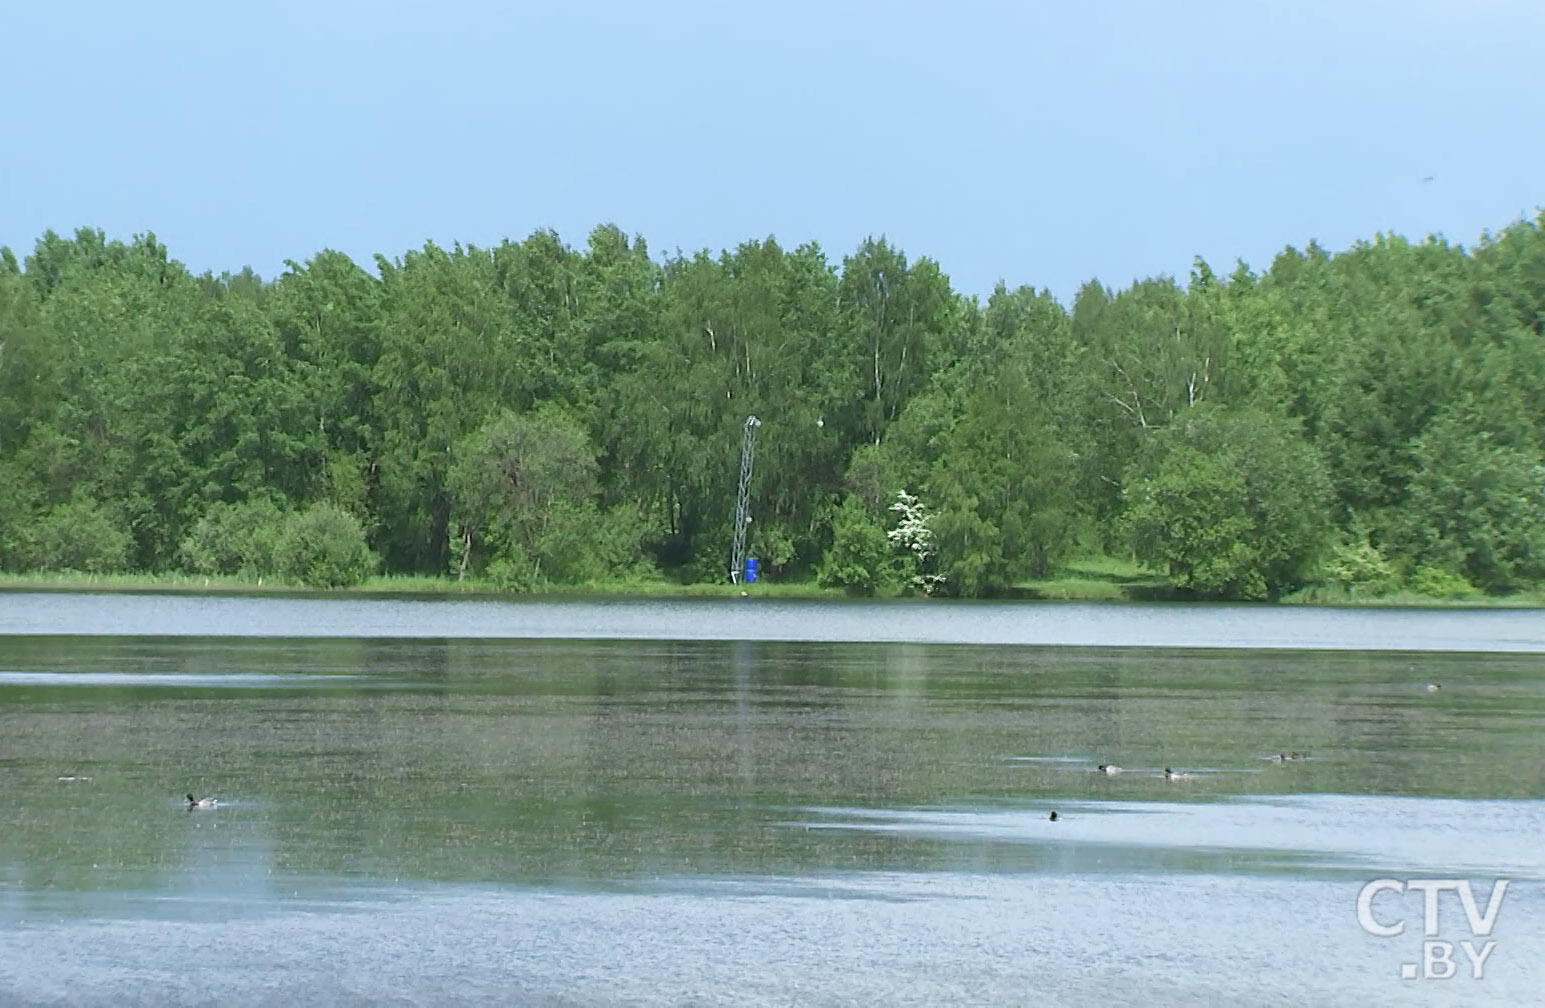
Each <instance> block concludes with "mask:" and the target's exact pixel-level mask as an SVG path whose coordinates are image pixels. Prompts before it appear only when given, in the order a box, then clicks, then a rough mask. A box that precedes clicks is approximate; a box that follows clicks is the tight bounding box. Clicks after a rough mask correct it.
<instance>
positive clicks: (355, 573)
mask: <svg viewBox="0 0 1545 1008" xmlns="http://www.w3.org/2000/svg"><path fill="white" fill-rule="evenodd" d="M274 559H275V562H276V565H277V567H278V570H279V573H280V574H281V575H282V576H283V577H284V578H285V579H286V580H288V581H293V582H296V583H299V584H304V585H310V586H312V587H315V588H347V587H348V586H350V585H356V584H359V583H360V582H361V581H363V580H364V579H365V578H366V577H367V576H368V575H369V574H370V573H371V572H372V571H373V570H375V566H376V558H375V556H374V554H372V553H371V552H370V547H369V546H368V545H366V543H365V530H364V529H363V528H362V527H361V526H360V523H359V520H358V519H356V518H355V517H354V516H353V515H351V514H349V512H347V511H345V510H344V509H343V508H340V507H338V506H337V505H336V504H328V503H321V504H313V505H311V507H309V508H307V509H306V510H304V511H301V512H299V513H297V514H295V515H292V516H291V517H290V519H289V520H288V521H287V522H285V525H284V533H283V535H281V536H280V538H279V542H278V546H277V549H276V550H275V557H274Z"/></svg>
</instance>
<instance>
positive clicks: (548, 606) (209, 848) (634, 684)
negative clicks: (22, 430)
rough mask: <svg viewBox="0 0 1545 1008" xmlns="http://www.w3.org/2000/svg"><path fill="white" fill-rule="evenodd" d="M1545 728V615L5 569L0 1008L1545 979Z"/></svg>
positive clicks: (1178, 997) (1138, 999) (1368, 991)
mask: <svg viewBox="0 0 1545 1008" xmlns="http://www.w3.org/2000/svg"><path fill="white" fill-rule="evenodd" d="M1429 683H1432V684H1437V685H1439V686H1441V688H1440V689H1437V690H1430V689H1428V688H1427V687H1428V684H1429ZM1542 740H1545V614H1542V613H1541V612H1540V611H1537V610H1536V611H1527V610H1511V611H1509V610H1495V611H1490V610H1488V611H1476V612H1459V611H1454V610H1434V611H1423V610H1325V609H1311V608H1302V607H1250V606H1218V607H1207V606H1125V605H1108V606H1091V605H1067V604H1017V605H982V604H977V605H968V604H951V603H937V602H919V603H889V604H887V603H853V604H842V603H838V604H827V603H819V604H818V603H807V602H784V601H775V600H768V599H759V598H749V599H727V600H705V601H648V602H585V601H567V602H524V603H497V602H488V601H478V602H467V601H387V600H360V599H348V600H342V599H336V598H319V599H304V598H275V597H262V598H241V597H213V596H210V597H199V596H181V595H166V594H159V595H158V594H141V595H129V594H63V593H61V594H53V593H0V788H3V791H0V794H3V796H4V799H5V801H4V805H3V806H0V949H3V950H4V954H3V955H0V1004H3V1005H12V1004H22V1005H33V1004H38V1005H46V1004H68V1005H77V1004H88V1005H92V1004H101V1005H139V1004H144V1005H161V1004H173V1005H181V1004H221V1005H244V1004H276V1003H282V1002H300V1003H306V1004H313V1003H322V1004H355V1003H370V1004H378V1003H400V1004H442V1003H489V1004H492V1003H497V1004H535V1005H614V1004H627V1005H652V1004H659V1005H679V1004H694V1005H720V1004H723V1005H795V1004H797V1005H806V1004H813V1005H825V1004H833V1005H836V1004H844V1005H869V1004H1028V1003H1035V1004H1068V1005H1080V1004H1088V1003H1090V1002H1103V1003H1106V1004H1111V1005H1126V1004H1133V1005H1136V1004H1144V1005H1154V1004H1159V1005H1165V1004H1199V1005H1200V1004H1207V1005H1211V1004H1231V1005H1232V1004H1237V1005H1250V1004H1287V1005H1300V1004H1348V1005H1366V1004H1412V1003H1415V1004H1452V1003H1458V1002H1463V1003H1467V1004H1518V1003H1540V1000H1541V993H1540V992H1542V991H1545V956H1542V955H1541V954H1540V953H1541V951H1542V950H1545V885H1542V882H1545V846H1542V844H1541V843H1540V839H1539V838H1540V836H1541V834H1542V832H1545V745H1542ZM1293 752H1300V753H1304V754H1306V755H1305V758H1303V759H1298V760H1291V759H1290V760H1287V761H1283V762H1278V761H1275V760H1272V759H1269V758H1268V757H1270V756H1272V755H1274V754H1277V753H1293ZM1100 763H1118V764H1120V765H1121V766H1122V767H1124V768H1125V772H1123V773H1121V774H1118V775H1115V776H1107V775H1105V774H1102V773H1097V772H1096V771H1095V769H1094V768H1095V767H1096V765H1097V764H1100ZM1165 766H1170V767H1173V768H1174V769H1176V770H1180V771H1184V772H1185V773H1187V774H1188V775H1189V776H1188V778H1187V779H1184V780H1178V781H1168V780H1165V779H1164V777H1163V774H1162V770H1163V768H1164V767H1165ZM188 791H193V792H195V793H196V794H199V795H204V794H214V795H217V796H218V797H219V798H220V804H219V805H218V806H217V807H215V808H209V809H198V810H193V811H190V810H188V809H187V808H186V801H185V800H184V799H183V797H182V796H183V794H184V793H185V792H188ZM1052 810H1056V811H1057V812H1058V819H1057V821H1055V822H1053V821H1050V819H1049V815H1050V813H1051V811H1052ZM1382 878H1391V879H1396V880H1401V881H1404V880H1411V879H1416V880H1420V879H1434V878H1435V879H1453V880H1465V881H1466V882H1467V883H1470V884H1471V885H1472V886H1473V892H1474V896H1475V899H1476V900H1477V901H1478V902H1479V910H1482V911H1484V910H1486V909H1488V908H1489V905H1488V903H1487V901H1488V899H1489V898H1490V896H1491V892H1492V888H1491V887H1492V885H1493V882H1494V881H1495V880H1498V879H1507V880H1509V884H1510V888H1508V889H1507V891H1506V893H1505V896H1504V897H1503V898H1502V900H1501V903H1500V908H1499V909H1498V911H1497V915H1496V918H1495V922H1494V928H1493V929H1492V931H1491V933H1490V934H1489V936H1487V937H1480V936H1478V935H1477V934H1474V933H1472V932H1473V931H1474V929H1473V928H1472V927H1471V925H1470V924H1469V923H1468V921H1467V919H1466V915H1465V911H1464V908H1463V906H1462V903H1461V899H1460V898H1459V895H1460V894H1456V893H1455V892H1446V893H1444V894H1443V895H1442V896H1441V898H1440V899H1439V900H1438V902H1437V910H1438V911H1439V915H1438V921H1437V924H1438V927H1437V930H1438V934H1437V935H1436V936H1435V937H1433V938H1432V939H1430V940H1432V941H1438V942H1451V943H1452V944H1453V945H1454V952H1453V955H1454V960H1455V966H1456V969H1455V971H1454V972H1455V975H1454V976H1453V977H1452V978H1450V979H1438V978H1436V977H1434V978H1431V979H1423V978H1422V976H1421V968H1420V967H1421V964H1422V962H1423V942H1424V940H1428V939H1426V938H1425V936H1424V935H1423V911H1424V904H1423V898H1422V895H1421V893H1420V892H1415V891H1412V892H1406V893H1404V894H1401V893H1398V892H1385V893H1383V894H1381V895H1380V896H1378V897H1377V899H1375V900H1374V901H1373V903H1372V904H1371V906H1370V909H1371V911H1372V914H1373V916H1374V918H1375V919H1376V921H1377V922H1379V923H1383V924H1392V923H1394V922H1396V921H1400V920H1403V921H1405V923H1406V928H1405V931H1404V933H1403V934H1401V935H1400V936H1397V937H1376V936H1374V935H1371V934H1369V933H1367V932H1366V931H1365V930H1364V928H1363V927H1362V926H1360V924H1359V915H1358V894H1359V891H1360V890H1361V889H1362V887H1363V886H1364V884H1365V883H1367V882H1369V881H1372V880H1376V879H1382ZM1487 940H1493V941H1495V945H1494V946H1493V947H1492V948H1491V951H1490V952H1489V954H1488V958H1487V959H1486V961H1485V964H1484V969H1483V975H1482V976H1481V978H1479V979H1475V978H1473V976H1472V969H1471V966H1470V965H1469V963H1468V961H1467V959H1466V955H1465V953H1464V951H1463V950H1462V949H1461V948H1460V942H1462V941H1469V942H1471V944H1472V946H1474V947H1476V948H1479V947H1481V946H1483V945H1484V943H1485V942H1486V941H1487ZM1441 952H1442V949H1441V948H1436V947H1435V952H1434V954H1437V953H1441ZM1408 964H1414V965H1416V966H1417V967H1418V969H1417V973H1418V976H1417V978H1416V979H1402V977H1401V971H1402V967H1403V966H1406V965H1408ZM1445 969H1446V967H1445V966H1444V965H1443V964H1442V963H1441V962H1437V963H1435V964H1434V965H1433V966H1432V968H1431V969H1429V971H1428V972H1430V973H1436V974H1441V973H1443V972H1445Z"/></svg>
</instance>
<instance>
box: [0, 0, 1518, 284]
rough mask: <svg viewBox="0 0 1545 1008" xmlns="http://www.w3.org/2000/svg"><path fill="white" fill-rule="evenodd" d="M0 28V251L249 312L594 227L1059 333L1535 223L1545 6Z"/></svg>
mask: <svg viewBox="0 0 1545 1008" xmlns="http://www.w3.org/2000/svg"><path fill="white" fill-rule="evenodd" d="M7 7H8V9H7V10H6V12H5V14H4V16H3V18H0V89H3V94H4V98H3V101H0V125H3V127H4V132H3V136H4V144H5V146H4V157H3V160H0V243H3V244H8V245H10V246H11V247H12V248H14V249H16V250H17V251H24V250H28V249H30V248H31V246H32V244H33V242H34V241H35V240H36V238H37V237H38V236H39V235H40V234H41V233H42V232H43V230H44V229H46V228H53V229H55V230H57V231H61V232H68V231H70V230H73V229H74V228H75V227H77V226H79V225H88V226H92V227H100V228H102V229H104V230H106V231H107V232H108V233H109V235H110V236H113V237H121V238H127V237H129V236H130V235H131V234H133V233H136V232H140V231H145V230H152V231H154V232H155V233H156V234H157V235H158V236H159V237H160V238H161V239H162V240H163V241H165V242H166V243H167V244H168V245H169V246H170V247H171V251H172V254H173V255H174V256H175V257H176V258H178V259H180V260H182V261H183V262H185V263H187V264H188V265H189V266H190V267H192V268H193V269H194V270H196V271H203V270H205V269H211V270H214V271H215V272H219V271H221V270H225V269H231V270H236V269H239V268H241V267H242V266H244V265H251V266H252V267H253V268H254V269H256V270H257V271H258V272H260V273H262V274H263V275H264V276H273V275H275V274H276V273H277V272H278V271H279V270H280V269H281V268H282V267H281V263H282V262H283V260H285V259H291V258H293V259H301V260H303V259H306V258H308V257H309V256H311V255H312V254H314V253H315V252H316V251H318V250H319V249H321V248H326V247H331V248H337V249H340V250H342V251H344V252H346V253H348V254H349V255H351V256H354V257H355V258H356V259H358V260H362V261H365V262H369V259H370V256H371V255H372V254H374V253H375V252H384V253H386V254H387V255H389V256H396V255H398V254H400V253H401V252H403V251H404V250H406V249H408V248H412V247H416V246H418V245H421V244H422V243H423V242H424V241H425V240H429V239H432V240H434V241H437V242H440V243H450V242H453V241H457V240H461V241H464V242H472V243H475V244H479V245H487V244H492V243H495V242H497V241H498V240H499V239H501V238H503V237H506V236H508V237H514V238H522V237H524V236H525V235H527V234H529V233H530V232H531V231H532V230H534V229H537V228H543V227H551V228H554V229H556V230H557V231H558V232H559V233H560V234H561V235H562V236H563V238H564V239H565V240H566V241H568V242H570V243H571V244H575V245H582V244H583V243H584V240H585V237H586V235H587V233H588V232H589V231H590V229H591V228H592V227H593V226H594V225H596V224H598V223H602V222H607V221H611V222H615V223H616V224H618V225H620V226H621V227H622V228H623V229H624V230H626V231H629V232H634V233H640V234H642V235H644V237H645V238H646V239H647V240H648V242H649V245H650V248H651V250H652V251H653V252H654V253H655V254H656V255H659V254H660V253H664V252H668V251H672V250H675V249H678V248H679V249H683V250H686V251H694V250H696V249H699V248H710V249H714V250H717V249H720V248H723V247H726V246H733V245H734V244H736V243H738V242H740V241H743V240H746V239H749V238H760V237H765V236H767V235H769V234H771V235H774V236H776V237H777V238H778V240H779V241H780V242H782V243H784V244H785V245H786V246H789V247H792V246H794V245H796V244H799V243H801V242H804V241H807V240H811V239H814V240H817V241H819V242H820V243H821V244H822V245H823V246H824V247H825V248H826V250H827V252H828V254H829V255H830V256H831V257H832V258H833V259H834V260H838V259H840V258H841V257H842V256H843V255H845V254H847V253H848V252H850V251H852V250H853V248H854V247H855V246H856V245H857V244H858V242H859V241H860V240H862V239H863V238H864V237H865V236H866V235H870V234H885V235H887V236H888V237H890V238H891V239H892V240H893V241H894V242H896V243H897V244H898V245H900V246H901V247H902V248H903V249H904V250H906V251H907V253H908V254H910V255H913V256H917V255H927V256H931V257H932V258H934V259H936V260H938V261H939V262H940V263H941V265H942V266H943V268H944V270H945V272H947V273H948V274H950V276H951V277H952V278H953V280H954V282H955V285H956V287H957V288H958V289H960V290H963V291H966V292H970V293H986V292H987V291H989V290H990V289H991V287H992V285H993V284H994V283H995V282H996V281H998V280H999V279H1003V280H1005V281H1007V282H1008V283H1009V284H1010V286H1015V285H1018V284H1030V285H1033V286H1037V287H1042V286H1045V287H1050V288H1051V289H1052V290H1053V291H1054V292H1055V293H1056V294H1057V295H1058V296H1059V297H1062V298H1064V299H1066V298H1068V297H1069V296H1070V295H1071V294H1072V292H1073V291H1074V290H1075V289H1076V288H1077V285H1078V284H1079V283H1080V282H1082V281H1083V280H1086V279H1089V278H1090V277H1098V278H1100V279H1101V280H1103V281H1105V282H1106V283H1109V284H1112V285H1114V286H1124V285H1125V284H1127V283H1129V282H1130V281H1131V280H1132V279H1133V278H1134V277H1139V276H1148V275H1152V274H1156V273H1162V272H1168V273H1173V274H1176V275H1179V276H1182V277H1183V276H1185V274H1186V272H1187V270H1188V269H1189V266H1190V262H1191V258H1192V256H1193V255H1197V254H1200V255H1203V256H1204V257H1206V258H1207V259H1208V260H1209V261H1210V262H1212V263H1213V264H1214V266H1215V267H1217V268H1220V269H1226V268H1228V267H1229V266H1231V265H1232V262H1233V260H1234V259H1235V258H1242V259H1244V260H1246V261H1247V262H1249V263H1251V264H1252V265H1255V266H1257V267H1264V266H1265V265H1267V264H1268V263H1269V262H1270V260H1271V257H1272V256H1273V255H1274V254H1275V253H1276V252H1277V251H1279V250H1280V249H1281V248H1282V247H1283V246H1284V245H1287V244H1294V245H1299V246H1302V245H1303V244H1305V243H1307V242H1308V241H1309V240H1310V239H1311V238H1313V239H1318V240H1319V241H1320V243H1321V244H1323V245H1325V246H1327V247H1329V248H1332V249H1339V248H1343V247H1345V246H1346V245H1348V244H1350V243H1351V242H1353V241H1356V240H1358V239H1360V238H1370V237H1372V236H1373V234H1374V233H1375V232H1377V231H1380V230H1383V231H1396V232H1400V233H1402V234H1406V235H1408V236H1411V237H1422V236H1425V235H1426V234H1428V233H1433V232H1438V233H1442V234H1445V235H1447V236H1448V237H1449V238H1450V239H1451V240H1454V241H1458V242H1462V243H1465V244H1469V243H1472V242H1473V241H1474V240H1475V239H1476V238H1477V237H1478V236H1479V235H1480V234H1481V232H1482V231H1483V230H1486V229H1492V230H1496V229H1500V228H1501V227H1504V226H1506V225H1507V224H1508V223H1510V222H1511V221H1513V220H1515V219H1516V218H1518V217H1519V216H1520V215H1526V216H1533V215H1534V213H1535V212H1536V211H1537V209H1538V208H1539V207H1540V206H1541V205H1545V167H1542V166H1545V130H1542V129H1541V128H1540V125H1541V122H1542V121H1545V120H1542V116H1545V113H1542V111H1541V108H1542V106H1545V59H1542V58H1541V56H1540V46H1541V44H1542V42H1545V3H1542V2H1540V0H1297V2H1275V0H1199V2H1193V0H1185V2H1179V3H1175V2H1171V3H1160V2H1151V3H1139V2H1132V0H1108V2H1101V0H1087V2H1071V0H1060V2H1035V0H1022V2H1011V0H1003V2H988V0H951V2H948V3H945V2H936V0H935V2H927V3H921V2H919V3H911V2H907V0H891V2H885V3H880V2H869V0H851V2H842V0H833V2H831V3H819V2H813V0H782V2H779V3H762V4H749V3H736V2H734V0H663V2H658V3H655V4H642V3H622V2H611V3H603V2H594V0H592V2H583V0H579V2H571V3H559V2H548V3H521V2H508V0H441V2H438V3H434V4H430V3H423V2H415V3H395V2H374V3H368V4H367V3H357V2H353V0H331V2H329V0H263V2H258V3H249V4H230V3H211V2H207V0H206V2H200V3H177V2H166V3H124V2H122V0H108V2H100V0H99V2H79V3H58V4H45V3H25V4H9V5H7ZM1429 178H1430V181H1424V179H1429Z"/></svg>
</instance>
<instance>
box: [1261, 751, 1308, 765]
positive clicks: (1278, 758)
mask: <svg viewBox="0 0 1545 1008" xmlns="http://www.w3.org/2000/svg"><path fill="white" fill-rule="evenodd" d="M1307 755H1308V753H1301V752H1290V753H1280V752H1279V753H1277V754H1276V755H1275V756H1268V757H1266V758H1267V759H1269V760H1271V761H1272V762H1274V763H1287V762H1289V761H1291V760H1301V759H1304V758H1305V757H1306V756H1307Z"/></svg>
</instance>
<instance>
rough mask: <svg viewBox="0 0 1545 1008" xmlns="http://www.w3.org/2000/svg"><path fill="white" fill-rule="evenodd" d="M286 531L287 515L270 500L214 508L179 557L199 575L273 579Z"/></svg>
mask: <svg viewBox="0 0 1545 1008" xmlns="http://www.w3.org/2000/svg"><path fill="white" fill-rule="evenodd" d="M284 529H285V523H284V512H283V511H281V510H280V509H279V505H277V504H275V503H274V502H273V501H272V500H269V499H268V498H266V497H259V498H255V499H252V500H247V501H242V502H241V503H239V504H211V505H210V506H209V508H208V510H206V511H205V512H204V514H203V517H201V518H199V520H198V521H197V522H196V523H195V524H194V526H193V528H192V530H191V531H189V532H188V534H187V536H186V537H185V538H184V539H183V541H182V543H181V544H180V545H179V546H178V548H177V557H178V559H179V560H180V561H181V562H182V565H183V567H184V568H186V569H187V570H188V571H190V572H192V573H195V574H238V573H243V572H245V573H247V574H252V575H259V576H261V575H272V574H274V573H276V572H277V565H276V560H275V557H274V553H275V550H276V549H277V548H278V545H279V539H280V537H281V536H282V535H283V534H284Z"/></svg>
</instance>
